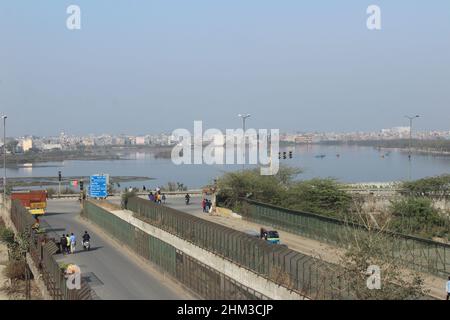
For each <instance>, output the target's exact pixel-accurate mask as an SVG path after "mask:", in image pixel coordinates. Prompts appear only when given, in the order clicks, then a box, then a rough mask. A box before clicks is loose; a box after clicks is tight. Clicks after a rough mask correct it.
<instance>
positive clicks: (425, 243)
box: [241, 199, 450, 277]
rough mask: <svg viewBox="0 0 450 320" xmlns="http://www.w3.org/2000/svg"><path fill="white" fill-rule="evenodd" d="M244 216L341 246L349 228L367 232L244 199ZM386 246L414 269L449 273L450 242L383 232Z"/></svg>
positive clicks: (339, 221) (343, 223)
mask: <svg viewBox="0 0 450 320" xmlns="http://www.w3.org/2000/svg"><path fill="white" fill-rule="evenodd" d="M241 214H242V216H243V217H244V218H245V219H248V220H251V221H255V222H258V223H261V224H268V225H271V226H273V227H276V228H279V229H281V230H285V231H288V232H292V233H295V234H298V235H301V236H304V237H307V238H311V239H316V240H318V241H322V242H327V243H331V244H334V245H338V246H346V245H347V244H348V237H347V236H348V232H349V227H350V228H351V229H352V232H360V233H365V232H366V230H365V228H364V227H363V226H360V225H357V224H348V223H346V222H345V221H343V220H339V219H334V218H329V217H324V216H320V215H317V214H311V213H306V212H300V211H294V210H289V209H285V208H280V207H276V206H273V205H269V204H264V203H259V202H255V201H252V200H248V199H242V211H241ZM384 234H385V236H386V239H387V241H386V246H387V247H388V248H389V249H388V250H389V251H390V252H391V254H392V256H393V257H396V258H398V259H399V260H401V261H402V263H404V264H405V265H408V266H410V267H411V268H412V269H415V270H418V271H423V272H428V273H431V274H435V275H437V276H445V277H446V276H448V274H450V245H448V244H445V243H440V242H435V241H431V240H427V239H422V238H418V237H414V236H408V235H403V234H399V233H394V232H384Z"/></svg>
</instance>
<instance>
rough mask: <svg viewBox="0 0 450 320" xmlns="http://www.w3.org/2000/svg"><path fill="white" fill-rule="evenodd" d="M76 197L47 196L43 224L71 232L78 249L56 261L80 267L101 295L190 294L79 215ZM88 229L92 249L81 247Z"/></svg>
mask: <svg viewBox="0 0 450 320" xmlns="http://www.w3.org/2000/svg"><path fill="white" fill-rule="evenodd" d="M79 212H80V205H79V203H78V201H77V200H68V199H64V200H62V199H61V200H49V201H48V208H47V213H46V215H45V217H44V218H43V219H42V226H43V227H46V226H45V225H46V224H48V226H47V227H48V228H50V232H52V233H54V234H55V233H56V234H57V235H58V236H61V235H62V234H63V233H67V232H69V233H72V232H73V233H74V234H75V235H76V237H77V251H76V252H75V254H70V255H65V256H63V255H57V260H58V262H59V261H61V262H66V263H67V262H70V263H74V264H76V265H78V266H79V267H80V268H81V273H82V277H84V278H85V279H87V280H88V282H89V284H90V286H91V287H92V289H93V290H94V291H95V293H96V295H97V296H98V298H100V299H112V300H116V299H126V300H144V299H145V300H159V299H160V300H163V299H164V300H177V299H188V298H192V297H191V296H189V295H188V293H186V292H185V291H184V290H183V289H182V288H181V287H180V286H178V285H176V284H174V283H173V282H172V281H171V280H168V279H164V278H163V277H162V275H161V274H160V273H159V272H158V271H155V270H154V269H152V267H151V266H150V263H146V262H145V261H142V260H140V259H137V258H136V257H135V256H133V255H132V254H130V253H129V252H128V251H127V250H125V249H124V248H123V247H121V246H119V245H117V243H115V241H112V240H111V239H110V238H109V237H108V236H107V235H105V234H104V233H103V232H101V231H99V229H98V227H92V225H91V224H90V223H88V222H86V221H84V220H82V219H81V218H80V216H79ZM85 230H87V231H88V232H89V234H90V235H91V246H92V247H91V250H90V251H82V247H81V236H82V234H83V233H84V231H85Z"/></svg>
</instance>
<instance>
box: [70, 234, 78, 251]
mask: <svg viewBox="0 0 450 320" xmlns="http://www.w3.org/2000/svg"><path fill="white" fill-rule="evenodd" d="M76 245H77V241H76V238H75V235H74V234H73V233H71V234H70V253H75V246H76Z"/></svg>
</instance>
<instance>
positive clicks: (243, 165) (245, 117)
mask: <svg viewBox="0 0 450 320" xmlns="http://www.w3.org/2000/svg"><path fill="white" fill-rule="evenodd" d="M238 117H240V118H242V130H243V132H242V161H243V163H242V170H244V168H245V120H247V118H250V114H238Z"/></svg>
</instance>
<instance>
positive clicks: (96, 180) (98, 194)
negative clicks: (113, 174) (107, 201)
mask: <svg viewBox="0 0 450 320" xmlns="http://www.w3.org/2000/svg"><path fill="white" fill-rule="evenodd" d="M107 179H108V178H107V176H106V175H101V174H94V175H92V176H91V183H90V185H89V195H90V197H91V198H106V197H107V196H108V184H107Z"/></svg>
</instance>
